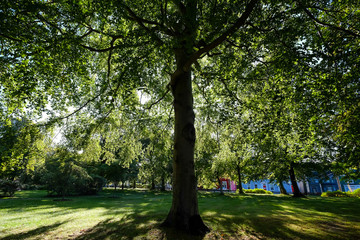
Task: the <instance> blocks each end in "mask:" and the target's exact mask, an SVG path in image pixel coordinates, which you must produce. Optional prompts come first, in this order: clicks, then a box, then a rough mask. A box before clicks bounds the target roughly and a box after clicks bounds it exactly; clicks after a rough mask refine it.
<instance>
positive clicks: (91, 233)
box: [74, 214, 203, 240]
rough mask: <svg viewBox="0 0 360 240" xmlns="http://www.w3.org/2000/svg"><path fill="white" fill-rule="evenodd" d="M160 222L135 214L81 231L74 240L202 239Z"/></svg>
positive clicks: (106, 221) (103, 222)
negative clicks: (162, 225) (166, 226)
mask: <svg viewBox="0 0 360 240" xmlns="http://www.w3.org/2000/svg"><path fill="white" fill-rule="evenodd" d="M161 222H162V219H161V220H160V219H153V218H152V217H151V216H139V215H136V214H132V215H128V216H126V217H124V218H122V219H121V220H114V219H112V218H109V219H107V220H105V221H102V222H100V223H98V224H97V225H96V226H94V227H92V228H89V229H87V230H85V231H83V232H82V233H80V234H79V235H77V236H76V237H75V238H74V239H76V240H97V239H183V240H201V239H203V236H193V235H190V234H187V233H185V232H181V231H178V230H176V229H171V228H164V227H160V224H161Z"/></svg>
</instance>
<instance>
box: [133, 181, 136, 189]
mask: <svg viewBox="0 0 360 240" xmlns="http://www.w3.org/2000/svg"><path fill="white" fill-rule="evenodd" d="M135 188H136V180H134V182H133V189H135Z"/></svg>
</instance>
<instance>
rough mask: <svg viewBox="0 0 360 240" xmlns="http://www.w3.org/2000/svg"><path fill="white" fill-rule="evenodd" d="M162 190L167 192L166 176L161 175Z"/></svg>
mask: <svg viewBox="0 0 360 240" xmlns="http://www.w3.org/2000/svg"><path fill="white" fill-rule="evenodd" d="M161 191H163V192H165V177H164V176H162V177H161Z"/></svg>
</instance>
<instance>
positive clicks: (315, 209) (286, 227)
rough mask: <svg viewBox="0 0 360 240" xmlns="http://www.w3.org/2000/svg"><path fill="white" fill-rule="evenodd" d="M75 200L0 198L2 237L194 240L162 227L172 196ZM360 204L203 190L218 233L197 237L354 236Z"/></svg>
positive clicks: (204, 208) (131, 194)
mask: <svg viewBox="0 0 360 240" xmlns="http://www.w3.org/2000/svg"><path fill="white" fill-rule="evenodd" d="M27 196H30V195H27ZM38 196H39V195H38ZM109 196H116V197H115V198H113V197H109ZM70 199H71V201H65V202H57V201H53V198H45V197H44V196H42V197H41V196H39V197H31V196H30V198H25V199H19V198H14V199H12V200H11V199H8V200H0V204H1V208H0V221H1V223H2V224H1V226H0V239H11V238H10V236H11V237H14V236H15V239H25V238H18V237H17V236H18V235H19V236H20V234H21V233H23V234H25V236H28V237H27V238H26V239H28V238H29V239H32V238H34V239H40V238H41V239H54V238H56V237H58V236H61V237H60V238H61V239H84V240H85V239H121V238H123V239H143V238H148V239H177V237H179V236H180V235H181V239H194V238H191V237H189V236H188V235H186V234H182V233H179V232H178V231H176V230H173V229H167V228H161V227H160V224H161V222H162V221H163V220H164V219H165V217H166V215H167V213H168V210H169V208H170V206H171V193H168V192H166V193H158V192H155V193H153V192H144V191H124V192H121V191H116V192H109V191H105V192H104V193H101V194H100V195H97V196H84V197H71V198H70ZM359 203H360V199H355V200H354V199H345V200H344V199H342V200H340V201H337V200H334V199H323V198H317V197H309V198H307V199H294V198H291V197H288V196H276V195H273V196H261V195H251V196H248V195H246V196H243V195H241V196H239V195H236V194H225V195H224V196H219V195H218V194H213V193H210V194H206V193H200V194H199V208H200V211H201V213H200V214H201V216H202V218H203V220H204V222H205V224H206V225H207V226H209V227H210V228H211V230H212V231H211V232H210V233H208V234H206V235H205V236H204V237H199V238H195V239H221V238H222V239H267V238H277V239H329V238H335V239H336V238H339V236H340V235H341V236H344V238H345V239H356V238H355V236H356V234H355V233H356V232H360V225H359V224H358V223H359V222H360V219H359V210H358V209H356V208H355V207H354V206H358V205H359ZM356 213H357V214H356ZM58 223H61V224H60V225H59V224H58ZM56 224H58V225H56ZM23 226H26V227H25V228H24V227H23ZM179 234H180V235H179Z"/></svg>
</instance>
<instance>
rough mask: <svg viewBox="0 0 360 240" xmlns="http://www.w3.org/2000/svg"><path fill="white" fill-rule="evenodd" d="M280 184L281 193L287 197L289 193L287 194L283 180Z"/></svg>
mask: <svg viewBox="0 0 360 240" xmlns="http://www.w3.org/2000/svg"><path fill="white" fill-rule="evenodd" d="M278 182H279V187H280V193H281V194H286V195H287V194H288V193H287V192H286V189H285V187H284V184H283V181H282V180H279V181H278Z"/></svg>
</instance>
